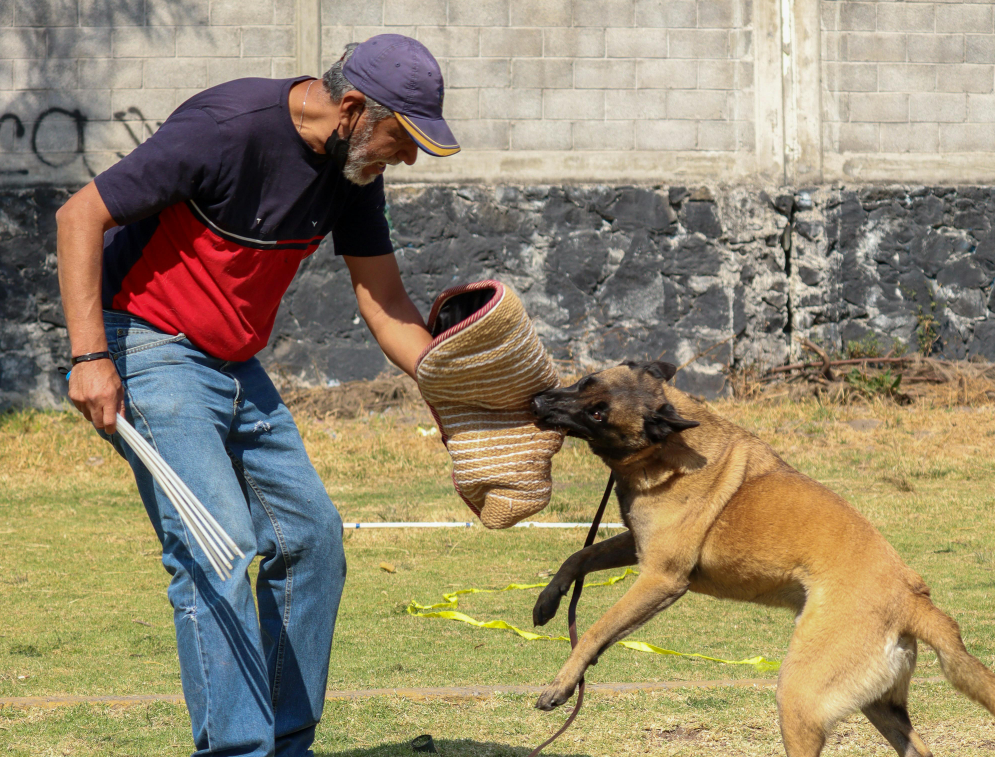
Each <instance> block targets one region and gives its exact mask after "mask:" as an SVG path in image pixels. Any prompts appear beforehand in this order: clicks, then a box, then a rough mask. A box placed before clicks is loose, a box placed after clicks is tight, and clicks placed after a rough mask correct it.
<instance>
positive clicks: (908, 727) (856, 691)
mask: <svg viewBox="0 0 995 757" xmlns="http://www.w3.org/2000/svg"><path fill="white" fill-rule="evenodd" d="M675 370H676V369H675V368H674V366H672V365H670V364H669V363H646V364H640V365H637V364H635V363H626V364H625V365H621V366H619V367H617V368H612V369H610V370H606V371H602V372H601V373H596V374H593V375H591V376H588V377H586V378H584V379H582V380H581V381H579V382H577V383H576V384H574V385H573V386H571V387H568V388H566V389H551V390H549V391H546V392H543V393H542V394H540V395H538V396H537V397H536V398H535V399H534V400H533V401H532V409H533V412H534V413H535V414H536V417H537V419H538V421H539V425H540V426H541V427H548V428H557V429H560V430H562V431H565V432H566V433H567V434H569V435H570V436H576V437H579V438H581V439H585V440H586V441H587V442H588V443H589V444H590V446H591V449H592V450H593V452H594V453H595V454H596V455H598V456H599V457H600V458H601V459H602V460H603V461H604V462H605V464H606V465H608V467H609V468H611V469H612V471H614V473H615V478H616V481H617V493H618V501H619V506H620V508H621V511H622V518H623V520H624V521H625V524H626V526H627V527H628V529H629V530H628V531H626V532H625V533H623V534H620V535H618V536H615V537H613V538H610V539H606V540H605V541H602V542H599V543H597V544H594V545H593V546H591V547H588V548H587V549H584V550H581V551H580V552H577V553H576V554H574V555H572V556H571V557H570V558H568V559H567V560H566V562H564V563H563V565H562V566H561V567H560V569H559V571H557V573H556V575H555V576H554V577H553V580H552V581H551V582H550V584H549V586H547V587H546V588H545V589H544V590H543V592H542V594H541V595H540V596H539V599H538V601H537V602H536V605H535V609H534V610H533V620H534V621H535V624H536V625H544V624H546V623H547V622H548V621H549V620H550V619H551V618H552V617H553V616H554V615H555V614H556V610H557V607H558V606H559V603H560V598H561V597H562V596H563V595H564V594H565V593H566V592H567V590H568V589H569V588H570V585H571V583H572V582H573V581H574V580H575V579H581V578H583V576H585V575H586V574H588V573H591V572H594V571H598V570H606V569H609V568H619V567H622V566H625V565H634V564H636V563H638V565H639V578H638V579H636V582H635V583H634V584H633V586H632V588H630V589H629V591H628V592H626V594H625V595H624V596H623V597H622V598H621V599H620V600H619V601H618V603H617V604H616V605H615V606H614V607H613V608H612V609H611V610H610V611H609V612H608V613H607V614H605V615H604V616H603V617H602V618H601V619H599V620H598V621H597V622H596V623H595V624H594V625H593V626H591V628H590V629H589V630H588V631H587V633H585V634H584V636H583V637H582V638H581V640H580V642H579V643H578V645H577V648H576V649H574V650H573V652H572V653H571V655H570V658H569V659H568V660H567V662H566V664H565V665H564V666H563V668H562V669H561V670H560V672H559V673H558V674H557V676H556V679H555V680H554V681H553V683H552V684H551V685H550V686H549V687H548V688H547V689H546V690H545V691H544V692H543V693H542V695H541V696H540V697H539V701H538V704H537V705H536V706H537V707H538V708H539V709H541V710H550V709H552V708H554V707H556V706H558V705H561V704H563V703H564V702H566V701H567V699H569V698H570V696H571V695H572V694H573V691H574V689H575V687H576V686H577V684H578V683H579V682H580V679H581V677H582V676H583V675H584V671H585V670H586V669H587V667H588V665H591V664H593V663H594V662H596V661H597V658H598V656H599V655H600V654H601V653H602V652H603V651H604V650H605V649H607V648H608V647H609V646H610V645H612V644H614V643H615V642H616V641H618V640H619V639H621V638H623V637H624V636H626V635H628V634H629V633H631V632H632V631H634V630H636V629H637V628H639V627H640V626H641V625H643V623H645V622H646V621H648V620H649V619H650V618H652V617H653V616H654V615H656V614H657V613H658V612H660V611H661V610H664V609H666V608H667V607H669V606H670V605H671V604H673V603H674V602H676V601H677V600H678V599H680V597H681V596H682V595H683V594H684V593H685V592H686V591H688V590H690V591H696V592H700V593H702V594H711V595H712V596H715V597H721V598H723V599H739V600H743V601H747V602H758V603H760V604H766V605H776V606H781V607H787V608H789V609H791V610H793V611H794V612H795V613H796V620H795V623H796V626H797V627H796V629H795V632H794V635H793V637H792V639H791V645H790V648H789V650H788V654H787V656H786V658H785V660H784V663H783V664H782V666H781V672H780V677H779V678H778V684H777V706H778V712H779V715H780V722H781V736H782V738H783V739H784V748H785V750H786V751H787V753H788V756H789V757H810V756H811V757H815V755H818V754H819V753H820V752H821V751H822V747H823V744H824V743H825V740H826V735H827V734H828V733H829V732H830V731H831V730H832V728H833V727H834V725H835V724H836V723H837V722H838V721H839V720H840V719H841V718H843V717H845V716H846V715H849V714H850V713H852V712H855V711H856V710H858V709H859V710H861V711H862V712H863V713H864V714H865V715H866V716H867V718H868V720H870V721H871V723H873V724H874V726H875V727H876V728H877V729H878V730H879V731H880V732H881V733H882V734H883V735H884V737H885V738H886V739H888V741H889V742H890V743H891V745H892V746H893V747H894V748H895V749H896V750H897V751H898V753H899V754H900V755H902V757H925V756H926V755H929V754H930V751H929V749H928V748H927V747H926V745H925V744H924V743H923V742H922V739H920V738H919V735H918V734H917V733H916V732H915V730H914V729H913V728H912V724H911V722H910V721H909V715H908V710H907V709H906V702H907V700H908V688H909V679H910V678H911V676H912V671H913V670H914V669H915V664H916V651H917V650H916V639H922V640H923V641H924V642H926V643H927V644H929V645H930V646H931V647H933V649H935V650H936V653H937V655H938V657H939V659H940V665H941V666H942V669H943V672H944V674H945V675H946V677H947V678H948V679H949V680H950V682H951V683H952V684H953V685H954V686H955V687H956V688H957V689H959V690H960V691H962V692H963V693H964V694H966V695H967V696H969V697H970V698H971V699H974V700H975V701H977V702H979V703H980V704H982V705H983V706H984V707H986V708H987V709H988V710H989V711H990V712H992V713H993V714H995V674H992V673H991V671H989V670H988V669H987V668H985V666H984V665H982V664H981V663H980V662H979V661H978V660H977V659H976V658H974V657H972V656H971V655H970V654H968V652H967V650H966V649H965V648H964V642H963V641H962V640H961V637H960V632H959V630H958V627H957V624H956V623H955V622H954V621H953V620H952V619H950V618H949V617H948V616H947V615H944V614H943V613H942V612H941V611H940V610H938V609H937V608H936V607H935V606H934V605H933V603H932V601H930V598H929V589H928V588H927V586H926V584H925V583H923V580H922V578H920V577H919V576H918V575H917V574H916V573H915V571H913V570H912V569H910V568H909V567H908V566H906V565H905V564H904V563H903V562H902V560H901V558H900V557H899V556H898V553H897V552H895V550H894V549H893V548H892V547H891V545H889V544H888V543H887V542H886V541H885V540H884V538H883V537H882V536H881V534H880V533H878V531H877V530H876V529H875V528H874V527H873V526H872V525H871V524H870V523H869V522H868V521H867V519H865V518H864V517H863V516H862V515H861V514H860V513H858V512H857V511H856V510H854V509H853V507H851V506H850V505H849V504H847V503H846V502H845V501H844V500H843V499H842V498H840V497H839V496H837V495H836V494H834V493H833V492H831V491H829V490H828V489H827V488H825V487H824V486H822V485H821V484H819V483H817V482H816V481H813V480H812V479H810V478H808V477H807V476H804V475H802V474H801V473H799V472H798V471H796V470H795V469H794V468H792V467H791V466H789V465H788V464H787V463H785V462H784V461H783V460H781V458H779V457H778V456H777V454H776V453H775V452H774V451H773V450H772V449H771V448H770V447H769V446H768V445H767V444H765V443H764V442H762V441H760V440H759V439H757V438H756V437H755V436H753V435H752V434H750V433H748V432H747V431H745V430H743V429H741V428H739V427H737V426H735V425H733V424H732V423H729V422H728V421H725V420H723V419H722V418H719V417H718V416H716V415H713V414H712V413H710V412H709V411H708V410H707V409H706V408H705V407H704V405H703V404H702V403H700V402H697V401H695V400H693V399H692V398H690V397H688V396H687V395H686V394H684V393H682V392H680V391H678V390H677V389H675V388H673V387H671V386H667V385H665V382H666V381H667V380H669V379H670V378H672V377H673V375H674V373H675Z"/></svg>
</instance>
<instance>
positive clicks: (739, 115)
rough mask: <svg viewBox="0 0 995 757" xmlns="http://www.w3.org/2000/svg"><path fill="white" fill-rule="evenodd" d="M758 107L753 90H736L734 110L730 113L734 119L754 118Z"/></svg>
mask: <svg viewBox="0 0 995 757" xmlns="http://www.w3.org/2000/svg"><path fill="white" fill-rule="evenodd" d="M755 108H756V97H755V96H754V94H753V92H752V91H749V90H741V89H740V90H736V91H735V92H733V93H732V112H731V113H730V114H729V116H730V119H731V120H733V121H749V122H750V123H751V124H752V123H753V120H754V117H755V116H754V109H755Z"/></svg>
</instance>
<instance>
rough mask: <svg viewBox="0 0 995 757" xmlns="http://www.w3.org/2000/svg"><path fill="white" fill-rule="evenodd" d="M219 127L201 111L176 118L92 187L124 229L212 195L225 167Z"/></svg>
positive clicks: (108, 171) (168, 120) (186, 112)
mask: <svg viewBox="0 0 995 757" xmlns="http://www.w3.org/2000/svg"><path fill="white" fill-rule="evenodd" d="M221 151H222V144H221V134H220V130H219V128H218V123H217V121H215V120H214V119H213V118H212V117H211V116H210V115H209V114H208V113H205V112H204V111H203V110H201V109H199V108H191V109H189V110H184V111H180V112H178V113H174V114H173V115H171V116H170V117H169V118H167V119H166V121H165V122H164V123H163V124H162V126H160V127H159V128H158V130H156V132H155V134H153V135H152V136H151V137H149V138H148V139H147V140H145V141H144V142H143V143H142V144H140V145H139V146H138V147H136V148H135V149H134V150H132V151H131V152H130V153H129V154H128V155H126V156H125V157H124V158H122V159H121V160H120V161H118V162H117V163H116V164H114V165H113V166H111V167H110V168H108V169H107V170H106V171H104V172H103V173H102V174H100V175H99V176H98V177H97V178H96V179H94V182H95V184H96V186H97V191H98V192H100V197H101V199H103V201H104V204H105V205H106V206H107V210H108V211H109V212H110V214H111V217H112V218H113V219H114V220H115V221H116V222H117V223H119V224H121V225H122V226H123V225H125V224H129V223H132V222H134V221H140V220H141V219H143V218H147V217H148V216H151V215H153V214H155V213H158V212H159V211H160V210H163V209H164V208H167V207H169V206H170V205H175V204H176V203H178V202H183V201H184V200H189V199H191V198H195V197H203V196H206V195H210V194H211V193H212V190H213V188H214V187H215V186H216V185H217V182H218V175H219V173H220V167H221Z"/></svg>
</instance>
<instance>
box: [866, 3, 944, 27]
mask: <svg viewBox="0 0 995 757" xmlns="http://www.w3.org/2000/svg"><path fill="white" fill-rule="evenodd" d="M877 6H878V26H877V30H878V31H879V32H932V31H933V30H934V27H935V25H936V20H935V18H934V15H933V6H932V5H925V4H916V3H878V4H877Z"/></svg>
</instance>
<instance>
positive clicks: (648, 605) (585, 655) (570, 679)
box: [536, 571, 688, 710]
mask: <svg viewBox="0 0 995 757" xmlns="http://www.w3.org/2000/svg"><path fill="white" fill-rule="evenodd" d="M687 590H688V580H687V576H680V577H678V576H674V575H668V574H665V573H659V572H646V571H643V572H642V573H641V574H640V575H639V578H637V579H636V582H635V583H634V584H633V585H632V588H631V589H629V591H627V592H626V593H625V595H624V596H623V597H622V598H621V599H620V600H619V601H618V602H616V603H615V605H614V606H613V607H612V608H611V609H610V610H609V611H608V612H607V613H605V614H604V615H603V616H602V617H601V618H600V619H599V620H598V621H597V622H596V623H595V624H594V625H593V626H591V627H590V628H589V629H588V630H587V633H585V634H584V635H583V636H582V637H581V639H580V641H579V642H578V643H577V647H576V648H575V649H574V650H573V652H571V654H570V657H569V659H567V662H566V664H565V665H564V666H563V667H562V668H561V669H560V672H559V673H557V675H556V678H555V679H554V680H553V683H551V684H550V685H549V687H548V688H547V689H546V690H545V691H544V692H543V693H542V695H541V696H540V697H539V701H538V702H537V703H536V707H538V708H539V709H540V710H551V709H553V708H554V707H558V706H560V705H561V704H563V703H564V702H566V701H567V700H568V699H570V697H571V696H572V695H573V692H574V689H575V688H577V684H578V683H580V679H581V678H583V676H584V671H585V670H587V668H588V666H589V665H592V664H593V663H595V662H597V660H598V656H599V655H600V654H601V652H602V651H603V650H605V649H606V648H607V647H609V646H611V645H612V644H614V643H615V642H616V641H618V640H619V639H621V638H623V637H625V636H628V635H629V634H630V633H632V632H633V631H635V630H636V629H637V628H639V627H640V626H641V625H642V624H643V623H645V622H646V621H648V620H649V619H650V618H652V617H653V616H654V615H656V614H657V613H658V612H660V611H661V610H665V609H666V608H667V607H670V605H672V604H673V603H674V602H676V601H677V600H678V599H680V598H681V597H682V596H683V595H684V593H685V592H686V591H687Z"/></svg>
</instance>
